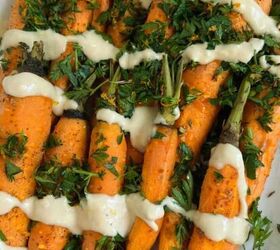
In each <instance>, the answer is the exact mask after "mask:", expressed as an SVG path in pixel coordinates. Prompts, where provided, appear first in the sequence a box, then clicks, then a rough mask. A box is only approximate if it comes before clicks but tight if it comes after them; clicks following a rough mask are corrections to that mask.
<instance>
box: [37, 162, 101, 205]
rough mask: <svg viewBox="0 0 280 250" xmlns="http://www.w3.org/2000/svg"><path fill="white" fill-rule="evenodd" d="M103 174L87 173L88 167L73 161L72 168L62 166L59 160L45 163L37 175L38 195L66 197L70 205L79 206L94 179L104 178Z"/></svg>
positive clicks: (40, 196)
mask: <svg viewBox="0 0 280 250" xmlns="http://www.w3.org/2000/svg"><path fill="white" fill-rule="evenodd" d="M102 176H103V173H93V172H89V171H87V168H86V166H84V165H82V164H81V163H80V162H79V161H77V160H73V162H72V164H71V165H70V166H67V167H65V166H62V165H61V163H60V162H59V161H58V160H57V159H52V160H49V161H48V162H45V163H44V165H42V166H41V167H40V168H38V170H37V172H36V174H35V181H36V183H37V187H36V195H37V196H38V197H39V198H43V197H44V196H46V195H54V196H55V197H61V196H65V197H66V198H67V200H68V202H69V204H70V205H75V204H78V203H79V201H80V200H81V199H82V198H83V197H85V192H86V188H87V186H88V184H89V182H90V180H91V178H92V177H94V178H102Z"/></svg>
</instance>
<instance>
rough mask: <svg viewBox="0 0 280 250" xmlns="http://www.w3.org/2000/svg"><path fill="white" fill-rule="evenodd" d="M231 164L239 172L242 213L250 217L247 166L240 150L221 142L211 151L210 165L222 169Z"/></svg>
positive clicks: (243, 215) (243, 216) (244, 216)
mask: <svg viewBox="0 0 280 250" xmlns="http://www.w3.org/2000/svg"><path fill="white" fill-rule="evenodd" d="M226 165H230V166H232V167H233V168H235V169H236V171H237V172H238V181H237V185H238V192H239V199H240V214H239V216H240V217H242V218H247V217H248V206H247V202H246V196H247V190H248V186H247V182H246V178H245V168H244V162H243V158H242V153H241V152H240V150H239V149H238V148H237V147H235V146H233V145H231V144H229V143H226V144H224V143H219V144H218V145H217V146H216V147H214V148H213V149H212V151H211V158H210V160H209V166H212V167H215V168H217V169H222V168H223V167H224V166H226Z"/></svg>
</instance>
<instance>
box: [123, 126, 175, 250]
mask: <svg viewBox="0 0 280 250" xmlns="http://www.w3.org/2000/svg"><path fill="white" fill-rule="evenodd" d="M158 131H159V132H160V133H162V134H164V135H165V136H164V137H163V138H162V139H152V140H151V142H150V143H149V145H148V147H147V149H146V152H145V155H144V163H143V170H142V184H141V190H142V193H143V195H144V197H145V198H146V199H148V200H149V201H151V202H153V203H156V202H159V201H161V200H162V199H164V198H165V197H166V196H167V195H168V193H169V190H170V178H171V176H172V174H173V170H174V166H175V162H176V149H177V146H178V135H177V130H176V129H171V128H168V127H163V126H161V127H159V128H158ZM162 222H163V218H162V219H159V220H158V221H157V224H158V228H159V229H160V228H161V225H162ZM158 234H159V231H153V230H152V229H151V228H150V227H149V226H148V225H147V224H146V223H145V222H143V221H142V220H141V219H139V218H137V219H136V220H135V222H134V225H133V227H132V230H131V232H130V234H129V236H128V242H127V249H128V250H138V249H139V250H140V249H141V250H145V249H147V250H148V249H151V247H152V246H153V244H154V243H155V240H156V238H157V236H158Z"/></svg>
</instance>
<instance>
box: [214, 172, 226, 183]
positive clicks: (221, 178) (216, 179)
mask: <svg viewBox="0 0 280 250" xmlns="http://www.w3.org/2000/svg"><path fill="white" fill-rule="evenodd" d="M214 176H215V181H216V182H221V181H223V179H224V176H223V175H222V174H221V173H220V172H218V171H215V172H214Z"/></svg>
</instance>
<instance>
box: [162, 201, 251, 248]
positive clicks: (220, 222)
mask: <svg viewBox="0 0 280 250" xmlns="http://www.w3.org/2000/svg"><path fill="white" fill-rule="evenodd" d="M162 205H165V206H167V207H168V208H169V209H170V210H171V211H173V212H175V213H178V214H181V215H182V216H184V217H185V218H186V219H188V220H190V221H192V222H193V223H194V224H195V225H196V226H197V227H198V228H199V229H200V230H201V231H202V232H203V233H204V234H205V235H206V236H207V238H209V239H211V240H213V241H221V240H227V241H229V242H231V243H233V244H238V245H242V244H243V243H244V242H246V240H247V238H248V234H249V231H250V224H249V223H248V221H247V220H246V219H245V218H241V217H233V218H228V217H225V216H223V215H218V214H210V213H202V212H199V211H197V210H190V211H185V210H184V209H183V208H181V207H180V206H179V205H178V204H177V202H176V201H175V200H174V199H173V198H170V197H166V198H165V199H164V200H163V202H162Z"/></svg>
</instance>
